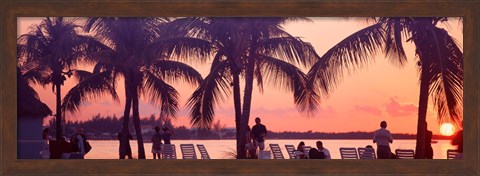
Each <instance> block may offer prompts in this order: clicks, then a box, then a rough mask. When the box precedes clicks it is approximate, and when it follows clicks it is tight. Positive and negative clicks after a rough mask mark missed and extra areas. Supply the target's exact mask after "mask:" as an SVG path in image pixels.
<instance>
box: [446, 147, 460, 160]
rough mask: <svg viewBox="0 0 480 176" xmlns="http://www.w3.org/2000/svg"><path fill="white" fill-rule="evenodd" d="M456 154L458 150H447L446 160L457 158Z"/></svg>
mask: <svg viewBox="0 0 480 176" xmlns="http://www.w3.org/2000/svg"><path fill="white" fill-rule="evenodd" d="M458 153H459V152H458V150H455V149H448V150H447V159H455V157H456V156H457V154H458Z"/></svg>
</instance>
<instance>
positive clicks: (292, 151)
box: [285, 144, 300, 159]
mask: <svg viewBox="0 0 480 176" xmlns="http://www.w3.org/2000/svg"><path fill="white" fill-rule="evenodd" d="M285 149H287V153H288V156H289V157H290V159H300V158H299V157H298V156H297V154H296V153H295V146H293V145H288V144H286V145H285Z"/></svg>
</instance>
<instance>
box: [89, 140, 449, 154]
mask: <svg viewBox="0 0 480 176" xmlns="http://www.w3.org/2000/svg"><path fill="white" fill-rule="evenodd" d="M300 141H304V142H305V145H307V146H312V147H315V142H316V141H317V140H313V139H305V140H299V139H283V140H282V139H278V140H266V141H265V146H268V144H270V143H272V144H279V145H280V147H281V149H282V152H283V156H284V157H285V158H288V153H287V151H286V150H285V144H292V145H294V146H295V147H296V146H297V144H298V143H299V142H300ZM322 142H323V145H324V147H325V148H327V149H329V150H330V154H331V155H332V159H340V152H339V148H340V147H356V148H357V147H365V146H366V145H372V146H373V147H374V148H375V149H376V145H374V144H373V143H372V140H322ZM172 143H173V144H175V147H176V151H177V158H178V159H181V157H182V154H181V151H180V144H194V145H196V144H204V145H205V147H206V148H207V151H208V153H209V155H210V157H211V158H212V159H233V158H232V156H229V155H228V153H231V152H235V148H236V146H235V145H236V142H235V140H172ZM90 144H91V145H92V147H93V148H92V150H91V151H90V152H89V153H88V154H87V155H86V156H85V158H86V159H117V158H118V145H119V143H118V141H117V140H90ZM130 145H131V147H132V153H133V157H134V158H138V157H137V155H138V152H137V141H135V140H131V141H130ZM144 147H145V154H146V155H147V159H152V158H153V156H152V153H151V149H152V144H151V143H145V144H144ZM390 147H391V149H392V151H395V149H415V140H394V141H393V144H391V145H390ZM432 147H433V151H434V155H433V158H434V159H446V158H447V156H446V154H447V150H448V149H455V146H452V145H451V144H450V140H438V143H436V144H432ZM195 149H196V152H197V157H199V156H200V153H199V151H198V148H196V147H195ZM267 149H268V148H267Z"/></svg>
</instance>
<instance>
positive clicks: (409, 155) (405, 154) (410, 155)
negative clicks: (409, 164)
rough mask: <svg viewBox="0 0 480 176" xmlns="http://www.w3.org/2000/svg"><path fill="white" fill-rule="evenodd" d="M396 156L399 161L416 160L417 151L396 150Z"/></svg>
mask: <svg viewBox="0 0 480 176" xmlns="http://www.w3.org/2000/svg"><path fill="white" fill-rule="evenodd" d="M395 155H397V158H398V159H414V158H415V151H414V150H412V149H397V150H395Z"/></svg>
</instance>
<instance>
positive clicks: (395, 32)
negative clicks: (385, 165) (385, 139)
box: [308, 17, 463, 158]
mask: <svg viewBox="0 0 480 176" xmlns="http://www.w3.org/2000/svg"><path fill="white" fill-rule="evenodd" d="M445 21H447V18H444V17H431V18H376V19H375V23H374V24H373V25H371V26H369V27H366V28H364V29H362V30H360V31H358V32H356V33H354V34H352V35H350V36H349V37H347V38H345V39H344V40H342V41H341V42H340V43H338V44H337V45H335V46H334V47H333V48H331V49H330V50H328V51H327V52H326V53H325V54H324V55H323V56H322V57H321V58H322V59H321V60H319V61H318V62H317V63H316V64H314V66H313V67H312V68H311V70H310V71H309V73H308V75H309V79H310V82H312V84H315V85H316V87H318V88H320V89H321V90H322V92H328V91H331V90H330V89H331V88H332V86H335V85H336V84H338V81H339V80H340V79H341V78H342V77H343V75H342V74H343V72H344V70H355V69H356V68H358V67H360V66H362V65H365V64H367V63H368V62H370V61H371V60H373V55H374V54H375V53H376V52H378V51H379V50H383V52H384V53H385V54H386V55H387V58H388V59H391V60H392V61H393V63H396V64H398V65H400V66H402V65H404V64H405V63H406V60H407V58H406V55H405V52H404V48H403V44H402V42H403V41H406V42H413V43H414V45H415V47H416V51H415V54H416V56H417V57H418V62H417V66H418V70H419V73H420V77H419V81H420V98H419V109H418V124H417V144H416V152H415V153H416V158H425V131H426V114H427V105H428V97H429V96H432V98H433V100H434V101H433V102H434V104H435V107H434V108H436V110H437V112H438V116H437V119H438V121H439V122H445V121H450V122H455V123H456V124H457V126H461V125H460V123H461V120H462V119H463V117H462V112H463V109H462V107H463V106H462V102H463V93H462V92H463V53H462V51H461V50H460V48H459V46H458V44H457V42H456V41H455V39H454V38H453V37H452V36H450V35H449V34H448V32H447V31H446V30H444V29H442V28H440V27H438V26H437V25H438V24H439V23H440V22H445ZM404 37H408V38H407V39H406V40H405V38H404Z"/></svg>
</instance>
